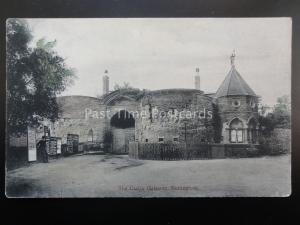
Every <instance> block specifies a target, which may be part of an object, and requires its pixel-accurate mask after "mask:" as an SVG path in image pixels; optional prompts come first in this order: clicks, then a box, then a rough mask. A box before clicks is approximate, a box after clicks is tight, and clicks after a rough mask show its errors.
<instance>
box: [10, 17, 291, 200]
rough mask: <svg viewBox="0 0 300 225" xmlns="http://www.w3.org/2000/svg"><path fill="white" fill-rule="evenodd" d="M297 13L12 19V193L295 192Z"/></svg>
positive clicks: (275, 194)
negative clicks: (293, 91)
mask: <svg viewBox="0 0 300 225" xmlns="http://www.w3.org/2000/svg"><path fill="white" fill-rule="evenodd" d="M291 43H292V19H291V18H290V17H277V18H275V17H265V18H262V17H261V18H258V17H257V18H255V17H252V18H9V19H7V20H6V159H5V167H6V168H5V193H6V196H7V197H8V198H108V197H109V198H111V197H113V198H118V197H122V198H126V197H130V198H132V197H135V198H136V197H138V198H157V197H159V198H166V197H168V198H169V197H171V198H177V197H181V198H182V197H184V198H187V197H188V198H189V197H199V198H202V197H288V196H290V195H291V194H292V187H291V152H292V150H291V62H292V59H291V56H292V52H291V49H292V46H291Z"/></svg>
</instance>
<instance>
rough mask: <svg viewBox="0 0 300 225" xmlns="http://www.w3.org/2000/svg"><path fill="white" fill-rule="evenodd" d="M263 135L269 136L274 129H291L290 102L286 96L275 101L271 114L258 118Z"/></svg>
mask: <svg viewBox="0 0 300 225" xmlns="http://www.w3.org/2000/svg"><path fill="white" fill-rule="evenodd" d="M259 123H260V126H261V128H262V131H263V133H264V134H270V132H271V131H272V130H273V129H274V128H291V102H290V98H289V96H288V95H284V96H281V97H279V98H278V99H277V103H276V104H275V106H274V108H273V110H272V112H270V113H268V114H267V115H265V116H260V117H259Z"/></svg>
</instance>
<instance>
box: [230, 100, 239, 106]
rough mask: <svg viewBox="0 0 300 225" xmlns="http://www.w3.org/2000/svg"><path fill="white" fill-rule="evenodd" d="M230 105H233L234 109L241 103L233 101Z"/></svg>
mask: <svg viewBox="0 0 300 225" xmlns="http://www.w3.org/2000/svg"><path fill="white" fill-rule="evenodd" d="M232 105H233V106H234V107H239V106H240V105H241V102H240V101H239V100H234V101H233V102H232Z"/></svg>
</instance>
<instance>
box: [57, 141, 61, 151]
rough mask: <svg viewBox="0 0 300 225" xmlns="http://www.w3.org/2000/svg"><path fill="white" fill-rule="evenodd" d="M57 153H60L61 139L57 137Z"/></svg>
mask: <svg viewBox="0 0 300 225" xmlns="http://www.w3.org/2000/svg"><path fill="white" fill-rule="evenodd" d="M57 154H61V139H60V138H57Z"/></svg>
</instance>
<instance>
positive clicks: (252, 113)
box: [216, 96, 258, 143]
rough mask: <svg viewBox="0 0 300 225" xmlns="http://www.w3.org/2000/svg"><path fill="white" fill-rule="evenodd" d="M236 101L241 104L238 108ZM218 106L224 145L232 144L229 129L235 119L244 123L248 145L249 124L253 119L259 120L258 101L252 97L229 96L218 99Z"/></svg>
mask: <svg viewBox="0 0 300 225" xmlns="http://www.w3.org/2000/svg"><path fill="white" fill-rule="evenodd" d="M236 101H238V102H239V105H238V106H235V105H234V102H236ZM253 103H254V105H253ZM216 104H217V107H218V111H219V115H220V118H221V124H222V139H223V141H222V143H230V141H229V131H228V129H229V125H230V122H231V121H232V120H233V119H235V118H238V119H240V120H241V121H242V123H243V127H244V129H245V130H244V136H243V142H244V143H247V135H248V134H247V128H248V122H249V120H250V119H251V118H254V119H255V120H256V121H257V120H258V109H257V104H258V99H257V98H256V97H251V96H227V97H220V98H218V99H217V101H216ZM257 128H258V126H257Z"/></svg>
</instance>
